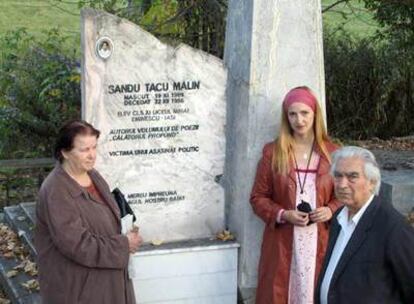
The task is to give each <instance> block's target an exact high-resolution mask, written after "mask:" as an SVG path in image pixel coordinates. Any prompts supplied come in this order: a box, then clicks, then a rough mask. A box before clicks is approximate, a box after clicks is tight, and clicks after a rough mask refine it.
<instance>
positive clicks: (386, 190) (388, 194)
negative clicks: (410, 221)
mask: <svg viewBox="0 0 414 304" xmlns="http://www.w3.org/2000/svg"><path fill="white" fill-rule="evenodd" d="M381 174H382V183H381V189H380V195H381V196H382V197H383V198H384V199H386V200H388V201H390V202H392V204H393V206H394V207H395V208H396V209H397V210H398V211H399V212H401V213H402V214H403V215H407V214H409V213H410V212H412V211H414V170H397V171H385V170H383V171H382V172H381Z"/></svg>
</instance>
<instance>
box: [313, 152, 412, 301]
mask: <svg viewBox="0 0 414 304" xmlns="http://www.w3.org/2000/svg"><path fill="white" fill-rule="evenodd" d="M331 172H332V175H333V177H334V185H335V195H336V197H337V199H338V200H339V201H340V202H342V203H343V204H344V207H343V208H341V209H339V210H338V211H337V212H336V214H335V217H334V218H333V223H332V226H331V231H330V235H329V243H328V249H327V253H326V257H325V261H324V264H323V266H322V271H321V273H320V277H319V280H318V284H317V288H316V291H315V303H322V304H341V303H344V304H345V303H346V304H348V303H352V304H355V303H364V304H370V303H375V304H378V303H387V304H392V303H414V229H413V228H412V227H411V226H409V225H408V223H407V222H406V221H405V220H404V218H403V216H401V215H400V214H399V213H398V212H397V211H396V210H395V209H394V208H393V207H392V206H391V204H390V203H389V202H387V201H384V200H382V201H381V200H380V198H379V197H378V196H376V195H378V192H379V187H380V184H381V174H380V170H379V168H378V165H377V163H376V161H375V157H374V155H373V154H372V153H371V152H370V151H368V150H366V149H362V148H358V147H345V148H342V149H340V150H338V151H336V152H335V153H334V155H333V161H332V167H331Z"/></svg>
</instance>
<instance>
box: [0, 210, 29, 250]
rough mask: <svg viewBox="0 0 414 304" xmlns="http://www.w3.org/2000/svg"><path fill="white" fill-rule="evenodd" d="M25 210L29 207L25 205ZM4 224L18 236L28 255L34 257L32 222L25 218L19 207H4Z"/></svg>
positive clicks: (25, 215)
mask: <svg viewBox="0 0 414 304" xmlns="http://www.w3.org/2000/svg"><path fill="white" fill-rule="evenodd" d="M25 208H26V209H28V208H29V207H28V206H27V205H26V206H25ZM4 220H5V222H6V223H7V224H8V225H9V226H10V227H11V228H12V229H13V230H14V231H15V232H16V233H17V234H18V236H19V237H20V239H21V240H22V241H23V243H24V245H25V246H26V248H28V249H29V251H30V254H31V255H32V256H33V257H35V256H36V249H35V247H34V243H33V228H34V222H32V220H31V218H30V217H28V216H27V213H26V212H25V211H24V209H23V208H22V206H21V205H15V206H8V207H4Z"/></svg>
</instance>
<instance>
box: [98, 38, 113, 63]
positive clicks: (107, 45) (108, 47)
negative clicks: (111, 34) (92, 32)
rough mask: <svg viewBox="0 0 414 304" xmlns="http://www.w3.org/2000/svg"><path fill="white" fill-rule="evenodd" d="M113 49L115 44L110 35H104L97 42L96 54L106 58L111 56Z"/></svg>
mask: <svg viewBox="0 0 414 304" xmlns="http://www.w3.org/2000/svg"><path fill="white" fill-rule="evenodd" d="M113 50H114V44H113V43H112V40H111V39H110V38H108V37H102V38H100V39H98V41H97V42H96V54H97V55H98V57H100V58H102V59H104V60H106V59H108V58H109V57H111V55H112V52H113Z"/></svg>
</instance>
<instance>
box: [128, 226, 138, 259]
mask: <svg viewBox="0 0 414 304" xmlns="http://www.w3.org/2000/svg"><path fill="white" fill-rule="evenodd" d="M126 236H127V238H128V245H129V252H130V253H135V252H137V251H138V248H139V246H141V244H142V237H141V236H140V235H139V228H138V227H134V228H133V229H132V230H131V231H129V232H128V233H127V234H126Z"/></svg>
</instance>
